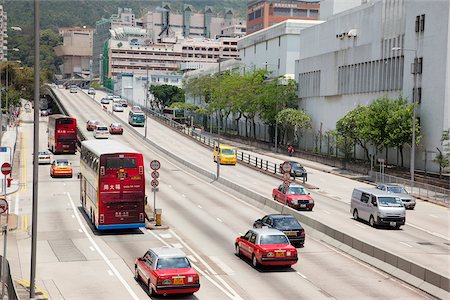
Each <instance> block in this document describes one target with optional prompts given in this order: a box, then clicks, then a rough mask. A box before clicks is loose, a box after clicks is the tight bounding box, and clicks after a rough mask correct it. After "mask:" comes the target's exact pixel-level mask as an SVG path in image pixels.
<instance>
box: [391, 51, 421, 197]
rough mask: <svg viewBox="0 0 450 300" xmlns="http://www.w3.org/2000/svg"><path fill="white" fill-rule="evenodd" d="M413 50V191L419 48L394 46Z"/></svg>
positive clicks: (411, 169) (411, 170)
mask: <svg viewBox="0 0 450 300" xmlns="http://www.w3.org/2000/svg"><path fill="white" fill-rule="evenodd" d="M399 50H403V51H413V52H414V63H413V68H412V72H411V73H412V74H413V76H414V83H413V97H412V98H413V99H412V101H413V120H412V121H413V123H412V141H411V162H410V167H409V172H410V173H411V192H412V189H413V188H414V166H415V156H416V102H417V95H418V91H417V75H418V74H419V59H418V57H417V48H416V49H407V48H402V47H394V48H392V51H399Z"/></svg>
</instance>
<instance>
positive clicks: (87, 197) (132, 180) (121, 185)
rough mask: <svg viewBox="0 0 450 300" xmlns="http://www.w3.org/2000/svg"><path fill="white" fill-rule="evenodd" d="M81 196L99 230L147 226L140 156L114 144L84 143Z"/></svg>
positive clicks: (127, 148)
mask: <svg viewBox="0 0 450 300" xmlns="http://www.w3.org/2000/svg"><path fill="white" fill-rule="evenodd" d="M80 169H81V173H80V178H81V180H80V195H81V204H82V206H83V209H84V211H85V212H86V214H87V215H88V217H89V218H90V219H91V222H92V224H93V225H94V226H95V227H96V228H97V229H99V230H110V229H130V228H139V227H144V226H145V205H146V196H145V174H144V158H143V156H142V154H141V153H139V152H137V151H135V150H133V149H131V148H129V147H127V146H125V145H122V144H121V143H119V142H117V141H114V140H88V141H83V142H81V158H80Z"/></svg>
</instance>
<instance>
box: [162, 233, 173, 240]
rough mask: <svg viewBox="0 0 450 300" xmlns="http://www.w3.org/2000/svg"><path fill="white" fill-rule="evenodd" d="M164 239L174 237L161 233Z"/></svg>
mask: <svg viewBox="0 0 450 300" xmlns="http://www.w3.org/2000/svg"><path fill="white" fill-rule="evenodd" d="M159 235H160V236H161V237H162V238H163V239H170V238H171V237H172V235H171V234H170V233H160V234H159Z"/></svg>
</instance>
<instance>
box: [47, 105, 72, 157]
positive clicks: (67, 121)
mask: <svg viewBox="0 0 450 300" xmlns="http://www.w3.org/2000/svg"><path fill="white" fill-rule="evenodd" d="M76 146H77V120H76V119H75V118H72V117H68V116H65V115H60V114H57V115H50V116H49V117H48V149H49V150H51V151H52V152H53V153H55V154H56V153H75V151H76Z"/></svg>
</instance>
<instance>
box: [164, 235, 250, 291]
mask: <svg viewBox="0 0 450 300" xmlns="http://www.w3.org/2000/svg"><path fill="white" fill-rule="evenodd" d="M169 231H170V232H171V233H172V234H173V236H174V237H175V238H177V239H178V240H179V241H180V243H182V244H183V245H184V247H186V249H188V250H189V251H190V252H191V253H192V254H193V255H194V256H195V257H196V258H197V259H198V260H199V261H200V262H201V263H202V264H203V265H204V266H205V267H206V268H207V269H208V270H209V271H210V272H211V274H213V275H217V273H216V272H215V271H214V269H213V268H211V266H210V265H208V264H207V263H206V261H205V260H204V259H203V258H202V257H201V256H200V255H199V254H198V253H197V252H195V251H194V249H192V248H191V247H189V245H188V244H186V242H185V241H183V240H182V239H181V238H180V237H179V236H178V235H177V234H176V233H175V231H173V230H172V229H169ZM216 278H217V280H219V281H220V282H221V283H222V285H223V286H224V287H225V288H227V289H228V291H230V292H231V294H233V295H234V298H233V299H242V298H241V297H240V296H239V294H238V293H237V292H236V291H235V290H233V288H232V287H231V286H230V285H229V284H228V283H226V282H225V280H223V278H221V277H220V276H217V277H216Z"/></svg>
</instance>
